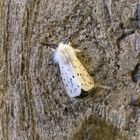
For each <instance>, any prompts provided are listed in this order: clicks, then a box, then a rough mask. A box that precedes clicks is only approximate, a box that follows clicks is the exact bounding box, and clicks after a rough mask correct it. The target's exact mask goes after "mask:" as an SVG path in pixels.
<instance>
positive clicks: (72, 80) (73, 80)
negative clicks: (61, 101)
mask: <svg viewBox="0 0 140 140" xmlns="http://www.w3.org/2000/svg"><path fill="white" fill-rule="evenodd" d="M77 52H79V50H77V49H74V48H73V47H72V46H71V44H70V43H69V44H63V43H60V44H59V45H58V48H57V49H56V51H55V53H54V61H55V62H56V63H58V64H59V68H60V72H61V77H62V81H63V83H64V86H65V89H66V92H67V94H68V95H69V96H70V97H77V96H80V94H81V91H82V90H84V91H89V90H91V89H93V88H94V87H95V84H94V81H93V79H92V77H91V76H90V75H89V74H88V72H87V70H86V69H85V67H84V66H83V64H82V63H81V62H80V60H79V59H78V57H77Z"/></svg>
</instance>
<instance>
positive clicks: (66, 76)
mask: <svg viewBox="0 0 140 140" xmlns="http://www.w3.org/2000/svg"><path fill="white" fill-rule="evenodd" d="M59 67H60V71H61V77H62V81H63V83H64V87H65V89H66V92H67V94H68V95H69V96H70V97H77V96H79V95H80V94H81V87H80V83H79V81H77V79H76V78H75V72H74V71H73V68H72V67H71V65H70V64H69V63H66V64H64V63H59Z"/></svg>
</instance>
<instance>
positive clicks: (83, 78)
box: [71, 55, 95, 91]
mask: <svg viewBox="0 0 140 140" xmlns="http://www.w3.org/2000/svg"><path fill="white" fill-rule="evenodd" d="M71 59H72V60H71V65H72V68H73V71H74V74H75V75H74V76H75V77H76V78H75V79H77V81H78V82H79V83H80V86H81V89H83V90H84V91H89V90H91V89H93V88H94V87H95V83H94V80H93V79H92V77H91V76H90V75H89V73H88V72H87V70H86V69H85V67H84V66H83V64H82V63H81V62H80V60H79V59H78V58H77V56H76V55H73V57H72V58H71Z"/></svg>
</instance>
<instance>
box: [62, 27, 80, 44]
mask: <svg viewBox="0 0 140 140" xmlns="http://www.w3.org/2000/svg"><path fill="white" fill-rule="evenodd" d="M78 33H79V30H78V31H76V32H74V33H73V34H71V35H70V36H69V37H68V38H67V39H66V40H65V41H64V44H69V42H70V40H71V38H72V37H75V36H76V35H77V34H78ZM70 45H71V44H70Z"/></svg>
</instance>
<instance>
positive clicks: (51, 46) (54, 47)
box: [40, 42, 58, 50]
mask: <svg viewBox="0 0 140 140" xmlns="http://www.w3.org/2000/svg"><path fill="white" fill-rule="evenodd" d="M40 44H42V45H45V46H48V47H50V48H52V49H55V50H56V48H57V47H58V45H56V44H48V43H44V42H41V43H40Z"/></svg>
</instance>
